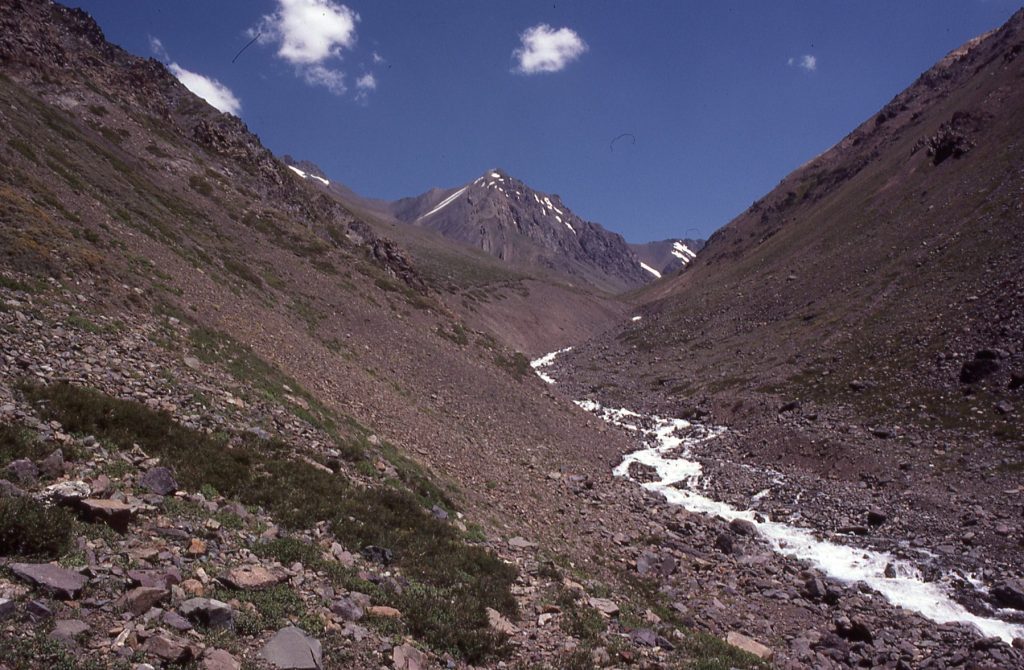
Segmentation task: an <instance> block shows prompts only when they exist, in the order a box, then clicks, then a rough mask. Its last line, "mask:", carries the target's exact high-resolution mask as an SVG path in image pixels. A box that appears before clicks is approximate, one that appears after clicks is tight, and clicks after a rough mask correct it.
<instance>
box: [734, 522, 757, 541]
mask: <svg viewBox="0 0 1024 670" xmlns="http://www.w3.org/2000/svg"><path fill="white" fill-rule="evenodd" d="M729 530H731V531H732V532H734V533H736V534H737V535H745V536H747V537H754V536H755V535H757V525H756V524H755V523H754V522H753V521H747V520H746V519H733V520H732V521H730V522H729Z"/></svg>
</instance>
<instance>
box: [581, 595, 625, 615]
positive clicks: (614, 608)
mask: <svg viewBox="0 0 1024 670" xmlns="http://www.w3.org/2000/svg"><path fill="white" fill-rule="evenodd" d="M587 602H588V603H589V605H590V606H591V607H593V608H594V609H596V610H597V611H598V612H600V613H601V614H603V615H605V616H607V617H613V616H616V615H617V614H618V613H619V606H618V605H616V604H615V603H614V602H613V601H611V600H609V599H608V598H590V599H589V600H588V601H587Z"/></svg>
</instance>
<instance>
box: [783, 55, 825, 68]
mask: <svg viewBox="0 0 1024 670" xmlns="http://www.w3.org/2000/svg"><path fill="white" fill-rule="evenodd" d="M786 64H787V65H789V66H790V67H798V68H801V69H803V70H806V71H808V72H814V71H815V70H817V69H818V59H817V58H816V57H815V56H812V55H811V54H804V55H803V56H800V57H799V58H790V59H789V60H788V61H786Z"/></svg>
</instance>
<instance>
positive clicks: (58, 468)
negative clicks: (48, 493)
mask: <svg viewBox="0 0 1024 670" xmlns="http://www.w3.org/2000/svg"><path fill="white" fill-rule="evenodd" d="M39 469H40V470H42V471H43V474H45V475H46V476H47V477H54V478H56V477H60V476H61V475H62V474H64V452H62V451H61V450H60V449H57V450H55V451H54V452H53V453H52V454H50V455H49V456H47V457H46V458H44V459H43V460H42V461H41V462H40V463H39Z"/></svg>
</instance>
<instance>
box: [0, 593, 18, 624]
mask: <svg viewBox="0 0 1024 670" xmlns="http://www.w3.org/2000/svg"><path fill="white" fill-rule="evenodd" d="M17 610H18V603H16V602H15V601H13V600H11V599H10V598H0V622H3V621H6V620H7V619H10V618H11V617H12V616H14V614H15V612H17Z"/></svg>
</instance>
